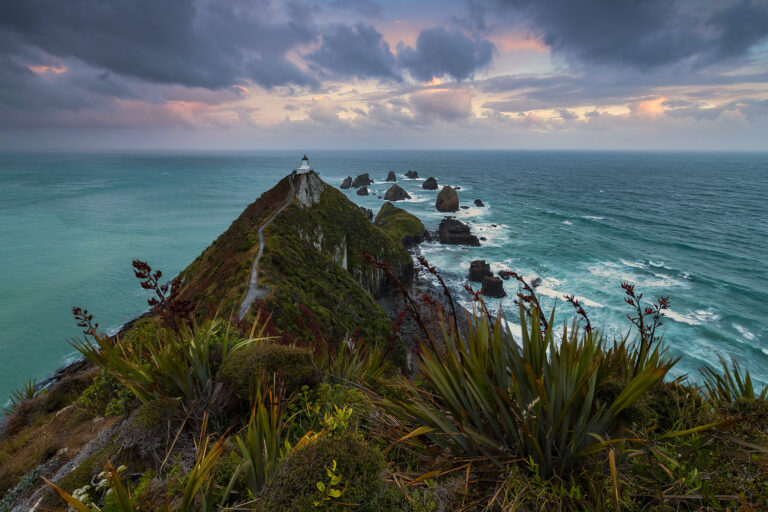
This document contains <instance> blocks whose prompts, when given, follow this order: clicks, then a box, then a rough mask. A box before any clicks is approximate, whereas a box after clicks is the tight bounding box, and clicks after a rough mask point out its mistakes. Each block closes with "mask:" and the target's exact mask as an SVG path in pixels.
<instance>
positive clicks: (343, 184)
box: [339, 176, 352, 189]
mask: <svg viewBox="0 0 768 512" xmlns="http://www.w3.org/2000/svg"><path fill="white" fill-rule="evenodd" d="M351 186H352V176H347V177H346V178H344V181H342V182H341V187H339V188H342V189H345V188H349V187H351Z"/></svg>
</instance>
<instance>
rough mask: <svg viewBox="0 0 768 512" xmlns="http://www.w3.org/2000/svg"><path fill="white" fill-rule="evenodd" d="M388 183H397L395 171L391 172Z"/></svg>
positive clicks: (388, 175)
mask: <svg viewBox="0 0 768 512" xmlns="http://www.w3.org/2000/svg"><path fill="white" fill-rule="evenodd" d="M387 181H397V178H396V177H395V171H389V173H388V174H387Z"/></svg>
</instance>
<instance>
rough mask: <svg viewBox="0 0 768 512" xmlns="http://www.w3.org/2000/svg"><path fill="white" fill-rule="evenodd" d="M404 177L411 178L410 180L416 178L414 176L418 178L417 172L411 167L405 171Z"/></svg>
mask: <svg viewBox="0 0 768 512" xmlns="http://www.w3.org/2000/svg"><path fill="white" fill-rule="evenodd" d="M405 177H406V178H410V179H412V180H413V179H416V178H418V177H419V173H417V172H416V171H414V170H413V169H409V170H408V171H407V172H406V173H405Z"/></svg>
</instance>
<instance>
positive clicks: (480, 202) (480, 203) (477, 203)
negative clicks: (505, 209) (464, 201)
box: [475, 199, 485, 206]
mask: <svg viewBox="0 0 768 512" xmlns="http://www.w3.org/2000/svg"><path fill="white" fill-rule="evenodd" d="M475 206H485V204H483V202H482V201H481V200H479V199H475Z"/></svg>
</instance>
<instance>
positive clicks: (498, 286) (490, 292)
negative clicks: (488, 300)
mask: <svg viewBox="0 0 768 512" xmlns="http://www.w3.org/2000/svg"><path fill="white" fill-rule="evenodd" d="M480 293H482V294H483V295H485V296H486V297H493V298H495V299H500V298H502V297H506V296H507V292H505V291H504V283H502V282H501V279H499V278H498V277H484V278H483V287H482V288H481V289H480Z"/></svg>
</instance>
